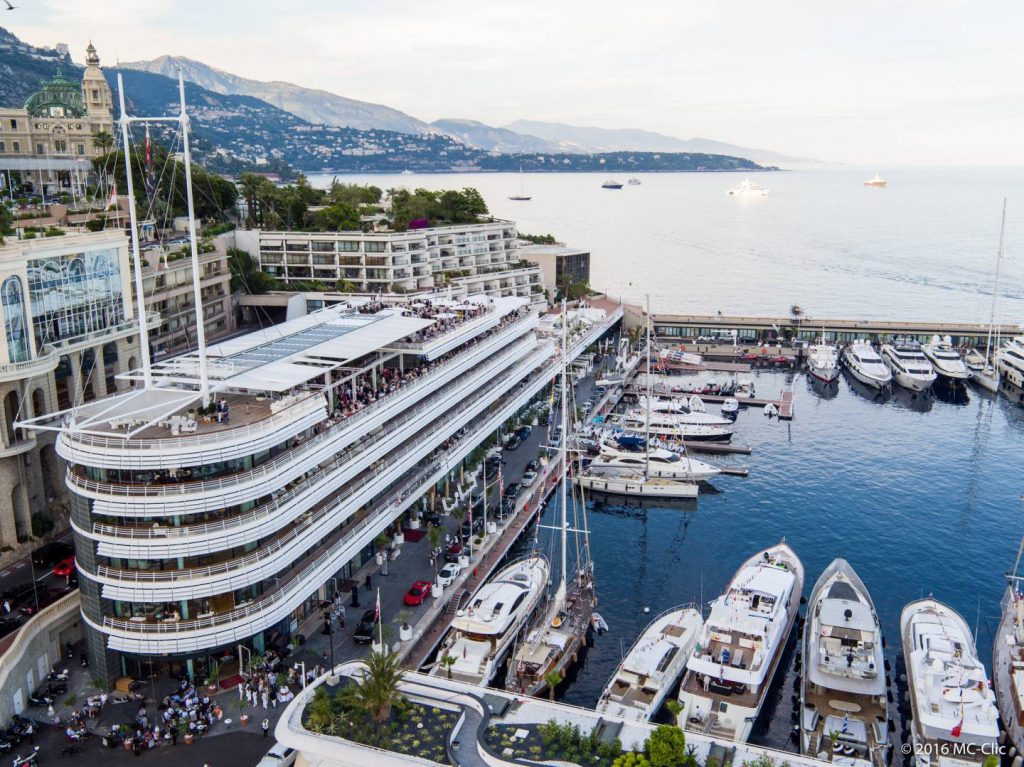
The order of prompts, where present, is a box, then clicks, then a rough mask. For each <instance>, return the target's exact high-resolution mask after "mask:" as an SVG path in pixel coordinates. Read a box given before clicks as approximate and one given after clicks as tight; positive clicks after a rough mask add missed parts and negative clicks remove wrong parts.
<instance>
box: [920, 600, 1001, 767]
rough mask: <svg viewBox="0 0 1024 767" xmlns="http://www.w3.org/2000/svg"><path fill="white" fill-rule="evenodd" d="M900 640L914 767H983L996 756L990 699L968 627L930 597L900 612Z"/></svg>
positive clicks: (995, 726)
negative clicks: (950, 766)
mask: <svg viewBox="0 0 1024 767" xmlns="http://www.w3.org/2000/svg"><path fill="white" fill-rule="evenodd" d="M900 634H901V637H902V639H903V657H904V660H905V662H906V668H907V692H908V694H909V696H910V707H911V711H912V713H913V719H912V720H911V723H910V736H911V740H912V743H913V753H914V759H915V765H917V767H929V765H931V764H933V763H935V764H938V765H944V764H955V765H971V764H982V763H984V762H985V761H986V757H988V756H989V755H992V754H995V755H998V754H999V751H998V746H999V744H998V740H997V739H998V737H999V726H998V719H999V717H998V713H997V709H996V704H995V695H994V694H993V692H992V689H991V687H990V686H989V681H988V679H989V677H988V673H987V672H986V671H985V667H984V666H983V665H982V663H981V661H980V660H978V652H977V649H976V648H975V646H974V637H973V634H972V632H971V629H970V627H969V626H968V625H967V622H966V621H964V619H963V618H961V617H960V615H958V614H957V613H956V612H955V611H954V610H953V609H952V608H950V607H948V606H947V605H944V604H942V603H941V602H939V601H938V600H936V599H932V598H931V597H929V598H927V599H919V600H917V601H915V602H911V603H910V604H908V605H907V606H906V607H904V608H903V613H902V614H901V616H900ZM965 746H970V748H965Z"/></svg>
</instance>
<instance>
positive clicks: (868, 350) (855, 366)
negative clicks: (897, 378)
mask: <svg viewBox="0 0 1024 767" xmlns="http://www.w3.org/2000/svg"><path fill="white" fill-rule="evenodd" d="M843 362H844V363H845V364H846V369H847V370H848V371H849V372H850V375H852V376H853V377H854V378H856V379H857V380H858V381H860V382H861V383H862V384H864V385H865V386H870V387H871V388H872V389H885V388H886V387H888V386H890V385H891V384H892V373H891V372H889V368H887V367H886V366H885V363H884V362H882V358H881V357H879V356H878V352H876V351H875V347H873V346H872V345H871V344H870V343H869V342H867V341H861V340H858V341H854V342H853V343H852V344H850V345H849V346H847V347H846V348H845V349H844V350H843Z"/></svg>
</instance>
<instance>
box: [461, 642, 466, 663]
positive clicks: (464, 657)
mask: <svg viewBox="0 0 1024 767" xmlns="http://www.w3.org/2000/svg"><path fill="white" fill-rule="evenodd" d="M462 659H463V660H465V659H466V645H462Z"/></svg>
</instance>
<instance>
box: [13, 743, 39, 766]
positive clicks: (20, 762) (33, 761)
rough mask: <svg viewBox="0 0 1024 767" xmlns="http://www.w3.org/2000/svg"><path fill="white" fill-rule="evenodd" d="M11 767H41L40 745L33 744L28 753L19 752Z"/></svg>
mask: <svg viewBox="0 0 1024 767" xmlns="http://www.w3.org/2000/svg"><path fill="white" fill-rule="evenodd" d="M11 767H39V746H33V747H32V751H30V752H29V753H28V754H27V755H25V756H22V755H21V754H18V755H17V756H16V757H14V761H13V762H11Z"/></svg>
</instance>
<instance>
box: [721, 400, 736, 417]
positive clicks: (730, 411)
mask: <svg viewBox="0 0 1024 767" xmlns="http://www.w3.org/2000/svg"><path fill="white" fill-rule="evenodd" d="M739 411H740V401H739V400H738V399H736V398H735V397H729V398H728V399H727V400H726V401H725V402H723V403H722V414H723V415H727V416H734V415H736V414H737V413H738V412H739Z"/></svg>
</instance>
